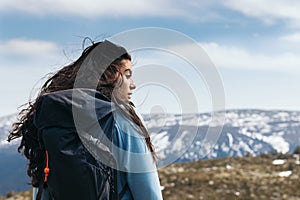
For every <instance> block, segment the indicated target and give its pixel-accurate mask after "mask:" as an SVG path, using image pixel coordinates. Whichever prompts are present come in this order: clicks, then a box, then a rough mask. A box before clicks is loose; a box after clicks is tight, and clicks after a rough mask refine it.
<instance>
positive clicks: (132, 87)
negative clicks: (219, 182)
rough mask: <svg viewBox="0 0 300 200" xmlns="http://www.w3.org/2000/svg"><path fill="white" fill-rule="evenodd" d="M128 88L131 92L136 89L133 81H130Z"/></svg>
mask: <svg viewBox="0 0 300 200" xmlns="http://www.w3.org/2000/svg"><path fill="white" fill-rule="evenodd" d="M129 87H130V89H131V90H134V89H135V88H136V85H135V83H134V82H133V81H131V83H130V85H129Z"/></svg>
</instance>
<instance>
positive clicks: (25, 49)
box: [0, 38, 59, 58]
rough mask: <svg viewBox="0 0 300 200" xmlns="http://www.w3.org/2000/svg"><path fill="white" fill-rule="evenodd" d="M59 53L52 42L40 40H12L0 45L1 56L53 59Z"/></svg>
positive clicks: (56, 46)
mask: <svg viewBox="0 0 300 200" xmlns="http://www.w3.org/2000/svg"><path fill="white" fill-rule="evenodd" d="M58 51H59V47H58V45H56V44H55V43H53V42H48V41H40V40H26V39H20V38H17V39H12V40H8V41H4V42H1V43H0V52H1V55H2V56H5V55H6V56H22V57H36V58H39V57H40V56H42V57H43V58H45V57H48V58H49V57H53V55H55V56H56V54H57V52H58Z"/></svg>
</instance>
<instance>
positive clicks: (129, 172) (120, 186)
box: [8, 41, 162, 200]
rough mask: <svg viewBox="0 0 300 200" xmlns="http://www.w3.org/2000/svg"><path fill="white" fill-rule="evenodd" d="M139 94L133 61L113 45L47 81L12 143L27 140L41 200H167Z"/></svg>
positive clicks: (101, 45) (90, 51) (88, 52)
mask: <svg viewBox="0 0 300 200" xmlns="http://www.w3.org/2000/svg"><path fill="white" fill-rule="evenodd" d="M135 87H136V86H135V84H134V82H133V79H132V65H131V56H130V55H129V54H128V53H127V51H126V50H125V49H124V48H123V47H120V46H117V45H115V44H113V43H111V42H109V41H104V42H98V43H95V44H93V45H91V46H90V47H88V48H86V49H85V50H84V51H83V53H82V55H81V56H80V57H79V58H78V59H77V60H76V61H75V62H73V63H71V64H69V65H67V66H65V67H63V68H62V69H61V70H59V71H58V72H57V73H56V74H54V75H53V76H52V77H50V78H49V79H48V80H47V81H46V83H45V84H44V85H43V87H42V88H41V91H40V94H39V95H38V97H37V98H36V99H35V100H34V101H33V102H31V103H29V106H28V107H27V108H25V109H23V110H22V111H21V112H20V120H19V121H18V122H17V123H15V124H14V126H13V129H12V131H11V133H10V135H9V137H8V140H9V141H11V140H13V139H15V138H18V137H22V140H21V144H20V146H19V148H18V151H19V152H21V151H23V153H24V155H25V156H26V158H27V159H28V160H29V165H28V170H27V174H28V176H29V177H31V184H32V186H33V187H36V188H37V187H38V188H39V192H38V195H37V199H43V200H44V199H63V200H65V199H83V200H86V199H87V200H88V199H91V200H93V199H155V200H156V199H162V195H161V190H160V184H159V179H158V175H157V171H156V168H155V164H153V163H154V162H155V159H156V156H155V152H154V149H153V145H152V143H151V140H150V137H149V134H148V132H147V130H146V128H145V127H144V125H143V123H142V121H141V119H140V117H139V116H138V115H137V114H136V112H135V110H134V106H133V104H132V103H131V101H130V100H131V95H132V91H133V90H134V89H135ZM153 166H154V167H153ZM105 181H106V182H105Z"/></svg>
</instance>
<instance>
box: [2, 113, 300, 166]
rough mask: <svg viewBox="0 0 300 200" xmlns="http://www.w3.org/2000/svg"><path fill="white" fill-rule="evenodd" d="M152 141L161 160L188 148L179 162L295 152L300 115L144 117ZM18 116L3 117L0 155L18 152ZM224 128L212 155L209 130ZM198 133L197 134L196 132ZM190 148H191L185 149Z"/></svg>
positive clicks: (176, 115)
mask: <svg viewBox="0 0 300 200" xmlns="http://www.w3.org/2000/svg"><path fill="white" fill-rule="evenodd" d="M143 117H144V121H145V124H146V126H147V128H148V129H149V131H150V133H151V136H152V138H153V142H154V144H155V146H156V149H157V151H159V154H160V156H161V157H165V156H168V155H170V152H171V151H179V149H186V150H187V151H185V152H181V153H183V156H182V158H180V159H179V160H180V161H193V160H197V159H202V158H218V157H226V156H243V155H245V154H247V153H250V154H252V155H257V154H260V153H267V152H271V151H277V152H282V153H287V152H292V151H293V150H294V148H295V147H296V146H297V145H300V112H298V111H297V112H296V111H266V110H227V111H226V113H225V123H224V125H223V126H222V124H212V121H211V115H210V114H209V113H203V114H183V115H179V114H152V115H143ZM15 119H16V116H15V115H10V116H5V117H1V118H0V153H1V152H2V151H3V150H5V151H6V152H8V151H10V152H15V149H16V146H17V144H18V143H19V140H17V141H14V142H12V143H8V142H7V141H6V139H7V135H8V130H9V129H10V128H11V124H12V123H13V122H14V120H15ZM218 126H221V128H222V132H221V133H220V135H219V137H218V138H216V143H215V144H212V145H213V146H211V149H210V152H209V154H207V155H204V154H203V153H204V152H203V149H205V148H207V146H205V145H206V144H205V140H204V138H205V137H206V134H207V130H208V128H211V127H218ZM195 131H196V132H195ZM185 145H188V147H185Z"/></svg>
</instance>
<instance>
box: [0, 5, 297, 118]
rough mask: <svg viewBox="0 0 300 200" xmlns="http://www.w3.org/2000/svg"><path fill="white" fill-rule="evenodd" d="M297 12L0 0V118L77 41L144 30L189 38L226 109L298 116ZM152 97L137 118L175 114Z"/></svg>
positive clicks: (72, 52)
mask: <svg viewBox="0 0 300 200" xmlns="http://www.w3.org/2000/svg"><path fill="white" fill-rule="evenodd" d="M299 10H300V2H299V1H295V0H285V1H283V0H272V1H271V0H263V1H253V0H243V1H238V0H227V1H216V0H210V1H209V0H191V1H183V0H173V1H171V0H164V1H159V0H153V1H146V0H132V1H122V2H121V1H116V0H110V1H96V0H86V1H71V0H52V1H48V0H36V1H34V0H23V1H18V0H3V1H1V2H0V72H1V73H0V91H1V95H2V100H1V106H0V116H3V115H7V114H11V113H15V112H17V111H18V107H19V106H20V105H22V104H24V103H26V102H27V101H28V99H29V97H30V93H31V95H32V96H34V94H35V93H36V91H37V90H38V87H39V86H40V84H41V83H42V82H43V80H45V79H43V80H41V78H42V77H43V76H45V75H46V74H47V73H49V72H53V71H55V70H57V69H59V68H60V67H61V66H63V65H64V64H66V63H68V62H70V61H71V60H72V59H75V58H76V56H78V55H79V54H80V52H81V45H82V38H83V37H85V36H89V37H91V38H92V39H95V40H102V39H105V38H109V37H111V36H113V35H115V34H117V33H120V32H123V31H126V30H130V29H135V28H143V27H161V28H167V29H172V30H175V31H179V32H181V33H183V34H185V35H187V36H189V37H190V38H192V39H193V40H195V41H196V42H197V43H198V44H199V45H200V46H201V47H202V48H203V49H204V50H205V52H206V53H207V55H208V56H209V57H210V59H211V61H212V62H213V63H214V64H215V66H216V68H217V70H218V71H219V74H220V77H221V79H222V81H223V86H224V91H225V97H226V108H227V109H231V108H233V109H235V108H247V109H248V108H253V109H276V110H278V109H281V110H300V92H299V91H298V88H299V85H300V56H299V55H300V14H299ZM153 55H155V54H153ZM139 56H140V57H139ZM139 56H138V55H137V56H136V59H137V60H143V58H141V56H143V55H142V54H141V55H139ZM148 56H149V57H151V55H148ZM160 59H162V58H160ZM174 67H175V68H176V66H174ZM201 87H202V86H201ZM203 87H204V86H203ZM151 94H152V93H151ZM151 94H150V95H151ZM139 95H140V96H139ZM141 95H142V93H141V92H137V93H136V94H135V96H134V98H133V100H136V101H140V99H143V98H142V97H141ZM153 95H157V97H158V98H157V99H156V100H153V99H155V98H153V97H151V98H149V102H148V103H147V106H146V107H144V109H145V110H142V112H146V113H147V112H154V111H160V109H165V111H168V112H178V108H177V107H178V106H177V105H173V106H170V105H171V104H172V103H170V101H171V100H170V99H169V100H168V98H167V97H166V98H161V99H160V98H159V96H160V95H159V93H158V92H156V93H155V92H154V93H153ZM208 96H209V92H207V95H204V96H203V97H201V98H203V99H204V100H203V101H205V102H203V101H202V102H201V101H200V102H198V103H199V104H200V105H199V107H200V109H199V111H200V112H205V111H209V110H210V109H211V105H210V103H209V98H208ZM151 99H152V100H151ZM171 99H172V98H171ZM154 102H155V103H154ZM202 103H203V104H202ZM137 104H139V102H137ZM157 104H160V105H159V106H160V107H157V106H155V105H157ZM145 105H146V104H145ZM155 109H158V110H155Z"/></svg>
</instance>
